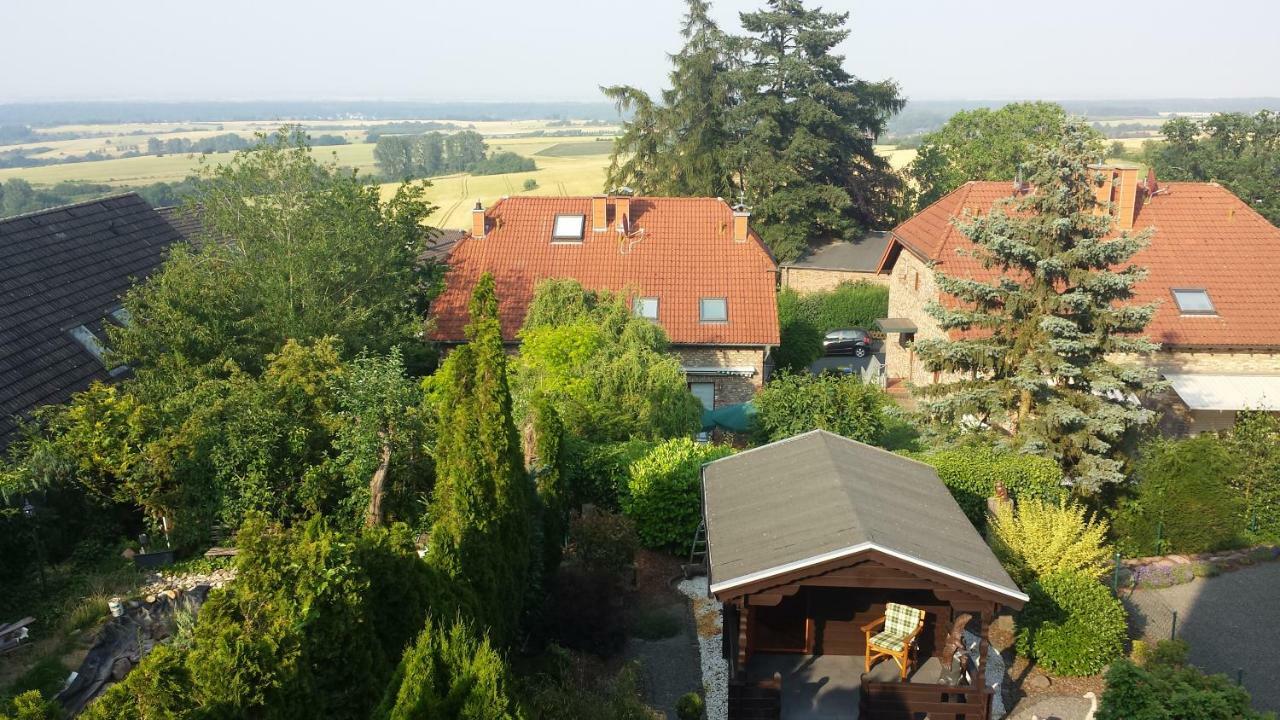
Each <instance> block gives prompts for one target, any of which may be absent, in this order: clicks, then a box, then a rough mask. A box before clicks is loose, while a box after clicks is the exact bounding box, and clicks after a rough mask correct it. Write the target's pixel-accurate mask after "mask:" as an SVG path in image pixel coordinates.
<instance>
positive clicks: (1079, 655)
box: [1018, 571, 1128, 675]
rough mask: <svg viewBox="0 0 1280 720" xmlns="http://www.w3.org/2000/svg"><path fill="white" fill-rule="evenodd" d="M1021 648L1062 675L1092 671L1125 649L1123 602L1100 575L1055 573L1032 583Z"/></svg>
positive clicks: (1022, 618) (1021, 627) (1021, 629)
mask: <svg viewBox="0 0 1280 720" xmlns="http://www.w3.org/2000/svg"><path fill="white" fill-rule="evenodd" d="M1030 595H1031V601H1030V602H1029V603H1027V606H1026V607H1025V608H1024V609H1023V611H1022V614H1021V615H1020V616H1019V617H1018V625H1019V629H1018V652H1019V653H1020V654H1022V655H1024V656H1026V657H1029V658H1033V659H1035V661H1036V662H1037V663H1038V664H1039V665H1040V666H1041V667H1042V668H1044V669H1045V670H1048V671H1050V672H1053V673H1056V674H1059V675H1092V674H1093V673H1096V672H1098V671H1100V670H1101V669H1102V668H1103V667H1105V666H1106V665H1107V663H1109V662H1111V661H1112V660H1114V659H1116V658H1117V657H1119V656H1120V655H1121V653H1123V652H1124V643H1125V639H1126V637H1127V633H1128V626H1127V624H1126V615H1125V611H1124V606H1123V605H1121V604H1120V601H1119V600H1117V599H1116V598H1114V597H1112V596H1111V591H1110V590H1109V589H1108V588H1107V587H1106V586H1105V585H1103V584H1102V583H1100V582H1098V581H1097V580H1096V579H1094V578H1092V577H1090V576H1089V575H1086V574H1084V573H1079V572H1070V571H1066V572H1056V573H1052V574H1049V575H1045V576H1044V577H1042V578H1040V579H1039V580H1037V581H1036V582H1035V583H1033V584H1032V585H1031V591H1030Z"/></svg>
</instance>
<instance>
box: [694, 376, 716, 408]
mask: <svg viewBox="0 0 1280 720" xmlns="http://www.w3.org/2000/svg"><path fill="white" fill-rule="evenodd" d="M689 392H691V393H693V396H694V397H696V398H698V402H700V403H702V409H703V410H714V409H715V407H716V384H715V383H713V382H691V383H689Z"/></svg>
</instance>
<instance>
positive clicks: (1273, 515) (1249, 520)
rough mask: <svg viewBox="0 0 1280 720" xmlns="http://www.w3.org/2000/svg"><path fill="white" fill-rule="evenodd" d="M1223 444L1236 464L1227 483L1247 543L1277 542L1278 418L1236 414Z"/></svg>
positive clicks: (1279, 537) (1264, 414) (1279, 512)
mask: <svg viewBox="0 0 1280 720" xmlns="http://www.w3.org/2000/svg"><path fill="white" fill-rule="evenodd" d="M1223 443H1224V444H1225V445H1226V447H1227V450H1228V451H1229V452H1230V453H1231V456H1232V457H1233V458H1235V460H1236V472H1234V473H1232V475H1231V477H1230V478H1229V480H1228V482H1229V483H1230V485H1231V487H1232V489H1233V490H1235V492H1236V494H1237V495H1238V496H1239V497H1240V500H1241V502H1242V504H1243V507H1242V508H1241V513H1242V521H1243V523H1244V527H1245V528H1247V530H1248V532H1249V533H1250V535H1251V536H1252V537H1251V540H1252V541H1253V542H1277V541H1280V417H1277V416H1276V415H1275V414H1274V413H1269V412H1263V411H1242V412H1239V413H1236V423H1235V425H1234V426H1233V427H1232V428H1231V431H1230V432H1228V433H1227V434H1226V435H1225V436H1224V437H1223Z"/></svg>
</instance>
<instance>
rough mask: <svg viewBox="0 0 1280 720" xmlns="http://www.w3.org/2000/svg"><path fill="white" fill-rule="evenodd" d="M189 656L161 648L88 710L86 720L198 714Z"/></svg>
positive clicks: (122, 719)
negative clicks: (187, 662) (186, 660)
mask: <svg viewBox="0 0 1280 720" xmlns="http://www.w3.org/2000/svg"><path fill="white" fill-rule="evenodd" d="M185 659H186V655H185V654H184V653H182V652H180V651H177V650H175V649H174V648H172V647H170V646H168V645H157V646H156V648H155V649H154V650H152V651H151V653H150V654H148V655H147V657H146V658H144V659H143V661H142V662H141V663H139V664H138V666H137V667H136V668H134V669H133V671H132V672H130V673H129V674H128V675H127V676H125V679H124V680H123V681H122V682H119V683H116V684H115V685H112V686H111V687H110V688H109V689H108V690H107V691H106V692H105V693H103V694H102V696H101V697H99V698H98V699H97V700H95V701H93V703H92V704H90V705H89V707H88V708H87V709H86V710H85V713H84V714H83V715H81V716H80V717H81V718H83V719H84V720H137V719H139V718H177V717H188V716H190V715H191V714H192V711H193V710H195V707H196V700H195V699H194V698H193V697H192V687H191V673H190V672H189V671H188V670H187V668H186V665H185V664H184V661H185Z"/></svg>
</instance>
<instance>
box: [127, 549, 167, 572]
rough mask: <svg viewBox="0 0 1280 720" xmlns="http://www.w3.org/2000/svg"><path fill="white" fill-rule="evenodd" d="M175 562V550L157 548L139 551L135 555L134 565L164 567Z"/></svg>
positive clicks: (138, 566) (139, 566)
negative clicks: (150, 550)
mask: <svg viewBox="0 0 1280 720" xmlns="http://www.w3.org/2000/svg"><path fill="white" fill-rule="evenodd" d="M172 564H173V550H157V551H155V552H149V553H139V554H138V555H134V556H133V565H134V567H137V568H154V567H163V566H165V565H172Z"/></svg>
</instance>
